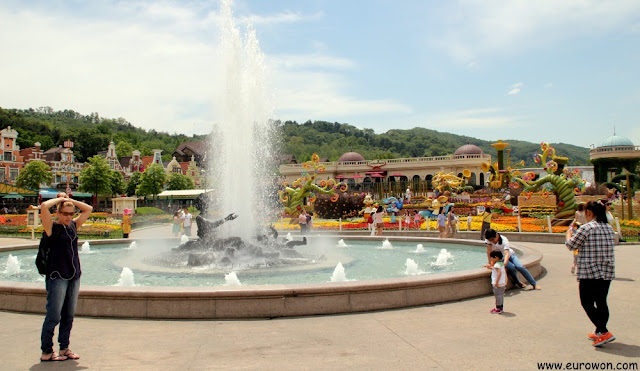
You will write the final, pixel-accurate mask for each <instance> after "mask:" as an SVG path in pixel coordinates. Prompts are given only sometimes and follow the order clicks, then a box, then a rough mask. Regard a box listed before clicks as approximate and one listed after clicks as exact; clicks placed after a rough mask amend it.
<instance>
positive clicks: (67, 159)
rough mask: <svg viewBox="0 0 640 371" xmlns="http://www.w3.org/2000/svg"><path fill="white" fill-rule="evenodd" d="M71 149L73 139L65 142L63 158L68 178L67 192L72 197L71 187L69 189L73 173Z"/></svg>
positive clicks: (64, 169)
mask: <svg viewBox="0 0 640 371" xmlns="http://www.w3.org/2000/svg"><path fill="white" fill-rule="evenodd" d="M71 148H73V141H71V139H67V140H65V141H64V150H63V151H62V153H63V154H64V157H63V159H62V160H63V161H62V162H63V163H64V165H63V166H62V170H63V172H64V173H65V175H66V178H67V189H66V190H65V191H66V193H67V196H71V187H69V174H71V173H72V172H73V170H74V169H73V167H72V164H73V151H72V150H71Z"/></svg>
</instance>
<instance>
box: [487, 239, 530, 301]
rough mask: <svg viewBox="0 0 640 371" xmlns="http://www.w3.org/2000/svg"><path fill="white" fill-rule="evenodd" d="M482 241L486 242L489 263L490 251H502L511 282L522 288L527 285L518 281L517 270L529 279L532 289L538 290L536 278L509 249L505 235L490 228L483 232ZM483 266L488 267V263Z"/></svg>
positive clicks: (489, 261)
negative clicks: (483, 237) (483, 238)
mask: <svg viewBox="0 0 640 371" xmlns="http://www.w3.org/2000/svg"><path fill="white" fill-rule="evenodd" d="M484 243H485V244H487V262H488V263H489V264H491V257H490V254H491V251H493V250H497V251H500V252H502V254H503V255H504V259H503V261H504V263H505V266H506V268H507V273H508V275H509V277H511V280H512V281H513V284H514V285H515V286H517V287H520V288H522V289H523V288H525V287H527V285H525V284H524V283H522V282H520V280H519V279H518V274H517V272H516V270H517V271H518V272H520V273H522V275H523V276H524V278H526V279H527V281H529V283H530V284H531V285H532V286H533V288H534V289H536V290H540V288H541V287H540V285H538V284H537V283H536V280H535V279H534V278H533V276H532V275H531V273H529V271H528V270H527V268H525V267H524V265H522V263H520V260H519V259H518V257H517V256H516V254H515V252H514V251H513V250H512V249H511V247H509V240H508V239H507V238H506V237H505V236H502V235H500V234H499V233H498V232H496V231H495V230H494V229H491V228H490V229H487V231H486V232H485V240H484ZM485 267H489V265H485Z"/></svg>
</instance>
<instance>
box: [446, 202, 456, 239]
mask: <svg viewBox="0 0 640 371" xmlns="http://www.w3.org/2000/svg"><path fill="white" fill-rule="evenodd" d="M457 230H458V217H457V216H456V214H455V213H454V212H453V209H451V210H449V215H447V237H450V238H456V232H457Z"/></svg>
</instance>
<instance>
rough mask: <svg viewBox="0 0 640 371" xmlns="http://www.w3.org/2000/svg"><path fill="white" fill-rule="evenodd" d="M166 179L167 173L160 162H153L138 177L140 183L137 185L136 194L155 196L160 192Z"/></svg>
mask: <svg viewBox="0 0 640 371" xmlns="http://www.w3.org/2000/svg"><path fill="white" fill-rule="evenodd" d="M166 179H167V173H166V171H165V170H164V167H162V165H160V164H153V165H151V166H149V167H148V168H147V169H146V170H145V171H144V173H142V177H140V185H139V186H138V190H137V192H136V193H137V194H138V195H140V196H147V195H153V197H154V198H155V197H156V196H157V195H158V194H159V193H160V192H162V187H163V186H164V182H165V181H166Z"/></svg>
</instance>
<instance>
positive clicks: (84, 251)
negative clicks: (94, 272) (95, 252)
mask: <svg viewBox="0 0 640 371" xmlns="http://www.w3.org/2000/svg"><path fill="white" fill-rule="evenodd" d="M80 252H81V253H82V254H89V253H91V245H90V244H89V241H85V243H83V244H82V246H81V247H80Z"/></svg>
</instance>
